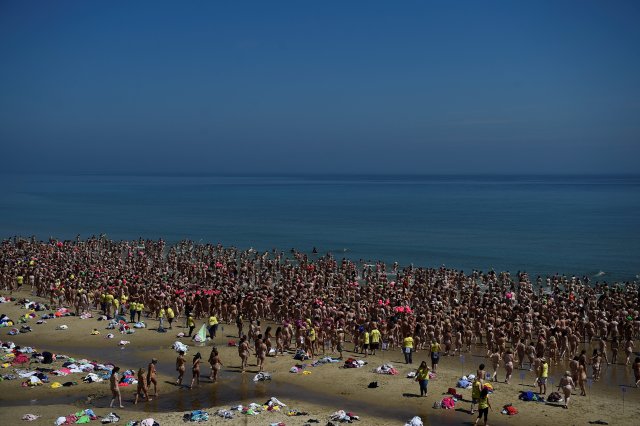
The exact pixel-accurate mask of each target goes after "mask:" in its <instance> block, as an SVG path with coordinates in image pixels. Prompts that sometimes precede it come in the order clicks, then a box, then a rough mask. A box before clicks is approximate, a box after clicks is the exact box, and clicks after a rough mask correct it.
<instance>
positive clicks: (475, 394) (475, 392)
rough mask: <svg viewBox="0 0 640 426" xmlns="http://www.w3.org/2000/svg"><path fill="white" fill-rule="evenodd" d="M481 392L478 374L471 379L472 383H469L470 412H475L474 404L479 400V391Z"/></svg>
mask: <svg viewBox="0 0 640 426" xmlns="http://www.w3.org/2000/svg"><path fill="white" fill-rule="evenodd" d="M481 392H482V380H480V377H479V376H476V377H475V378H474V379H473V384H472V385H471V414H475V413H476V410H475V408H476V404H478V402H479V401H480V393H481Z"/></svg>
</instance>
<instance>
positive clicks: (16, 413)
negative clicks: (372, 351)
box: [0, 292, 640, 425]
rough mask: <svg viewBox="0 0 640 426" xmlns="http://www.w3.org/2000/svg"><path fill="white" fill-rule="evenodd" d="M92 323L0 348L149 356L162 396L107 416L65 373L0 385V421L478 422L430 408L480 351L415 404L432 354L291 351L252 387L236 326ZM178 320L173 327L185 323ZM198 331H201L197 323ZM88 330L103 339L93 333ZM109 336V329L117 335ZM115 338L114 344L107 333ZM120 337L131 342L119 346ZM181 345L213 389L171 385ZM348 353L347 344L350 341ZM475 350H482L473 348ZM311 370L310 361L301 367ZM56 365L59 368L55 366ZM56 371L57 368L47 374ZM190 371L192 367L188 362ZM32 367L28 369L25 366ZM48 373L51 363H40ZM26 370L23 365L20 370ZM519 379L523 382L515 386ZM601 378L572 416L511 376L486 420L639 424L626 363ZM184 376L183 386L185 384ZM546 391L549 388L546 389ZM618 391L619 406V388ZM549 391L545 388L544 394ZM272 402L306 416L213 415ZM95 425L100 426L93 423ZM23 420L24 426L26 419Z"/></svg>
mask: <svg viewBox="0 0 640 426" xmlns="http://www.w3.org/2000/svg"><path fill="white" fill-rule="evenodd" d="M13 296H14V297H18V298H20V297H25V298H29V299H30V300H37V299H38V298H33V297H32V296H31V295H30V294H28V293H27V292H22V293H14V295H13ZM0 311H1V312H2V313H4V314H6V315H8V316H10V317H12V318H17V317H19V316H21V315H24V313H25V310H24V309H22V307H21V306H19V305H16V304H14V303H4V304H1V305H0ZM96 317H97V315H95V313H94V317H93V318H89V319H80V318H79V317H74V316H69V317H62V318H56V319H50V320H47V323H46V324H39V325H36V324H35V322H36V320H35V319H32V320H30V321H29V322H28V323H27V325H29V326H31V328H32V329H33V331H32V332H30V333H24V334H19V335H16V336H7V334H6V333H7V332H8V330H9V329H8V328H5V329H0V333H1V334H2V341H3V342H6V341H12V342H14V343H15V344H16V345H19V346H22V347H25V346H32V347H34V349H36V350H38V351H44V350H48V351H51V352H53V353H56V354H65V355H68V356H71V357H74V358H75V359H80V358H86V359H88V360H95V361H96V362H99V363H113V364H115V365H118V366H120V367H121V369H122V370H123V371H124V370H125V369H134V370H137V369H138V368H140V367H145V368H146V365H147V363H148V362H149V360H150V359H151V358H152V357H155V358H158V360H159V363H158V373H159V374H158V382H159V394H160V395H159V396H158V397H156V398H155V399H153V401H151V402H140V403H139V404H138V405H137V406H135V405H133V398H134V392H135V386H131V387H126V388H122V389H121V390H122V395H123V403H124V405H125V408H124V409H114V410H110V409H109V408H108V405H109V400H110V398H109V396H110V392H109V387H108V382H107V381H104V382H101V383H82V380H81V378H82V377H83V376H84V375H85V374H84V373H76V374H71V375H69V376H66V377H62V378H56V377H51V382H53V381H55V380H58V381H60V382H64V381H76V382H78V385H77V386H71V387H62V388H58V389H52V388H51V386H50V384H44V385H42V386H36V387H33V388H27V387H21V382H22V380H23V379H19V378H18V379H16V380H4V381H2V382H0V404H1V405H2V407H3V409H2V411H1V413H0V423H2V424H16V423H20V422H22V421H21V420H20V419H21V417H22V415H24V414H26V413H33V414H36V415H39V416H41V417H40V418H39V419H38V420H36V421H34V422H32V424H34V425H40V424H42V425H44V424H47V425H50V424H53V423H54V421H55V420H56V419H57V418H58V417H59V416H65V415H68V414H71V413H73V412H76V411H78V410H81V409H85V408H91V409H93V410H94V411H95V413H96V414H97V415H98V416H103V415H106V414H108V413H109V412H111V411H113V412H116V413H117V414H118V415H119V416H121V420H120V424H125V423H126V422H127V421H129V420H138V421H139V420H142V419H144V418H148V417H152V418H154V419H155V420H157V421H158V422H159V423H160V424H161V425H173V424H182V423H183V420H182V418H183V414H184V413H185V412H189V411H190V410H195V409H203V410H206V411H207V412H208V413H209V414H210V415H211V417H210V419H209V421H208V423H210V424H272V423H276V424H277V423H279V422H284V423H285V424H287V425H298V424H299V425H302V424H306V423H307V420H309V419H317V420H318V421H319V422H320V423H321V424H323V425H324V424H327V422H328V421H329V420H330V415H331V414H332V413H334V412H335V411H337V410H344V411H346V412H353V413H355V414H357V415H358V416H359V417H360V420H359V421H358V424H362V425H386V424H389V425H391V424H404V422H406V421H409V420H410V419H411V418H412V417H414V416H420V417H421V418H422V420H423V421H424V423H425V424H465V423H467V424H468V423H470V422H473V421H475V416H472V415H471V414H470V412H469V408H470V402H469V401H470V391H469V390H463V389H458V391H459V393H460V394H462V396H463V401H459V402H458V403H457V404H456V408H455V410H442V409H434V408H433V404H434V402H436V401H439V400H441V399H442V398H443V397H444V396H445V395H444V394H445V393H446V392H447V389H448V388H450V387H455V385H456V382H457V379H458V378H459V377H460V376H461V375H463V374H470V373H472V372H474V371H475V369H476V367H477V365H478V364H479V363H481V362H485V359H484V358H482V356H480V355H479V352H480V350H477V351H476V352H478V353H472V354H469V353H467V354H463V357H459V356H452V357H445V359H444V360H443V361H442V362H441V364H440V367H439V369H438V373H437V377H436V378H434V379H433V380H431V381H430V383H429V395H428V396H427V397H426V398H421V397H418V395H419V393H418V385H417V383H415V382H414V381H413V380H412V379H410V378H407V374H408V373H409V372H410V371H413V370H414V368H415V367H417V364H416V362H417V363H419V362H420V361H421V360H426V359H427V358H428V353H426V352H424V351H418V352H417V353H415V356H414V364H413V366H408V365H405V364H404V362H403V359H402V354H401V353H400V352H399V351H394V352H389V351H382V352H378V354H377V355H376V356H368V357H367V358H366V359H365V358H362V356H361V355H357V356H354V354H352V353H350V352H348V351H347V352H345V357H346V356H354V357H356V358H358V359H363V360H366V361H367V365H365V366H364V367H362V368H357V369H344V368H341V366H342V363H335V364H325V365H320V366H317V367H311V366H309V367H306V368H305V369H304V371H308V372H309V373H307V374H303V373H302V372H301V373H295V374H294V373H290V372H289V369H290V368H291V367H292V366H294V365H296V364H300V361H296V360H294V359H293V354H288V355H287V354H285V355H284V356H278V357H268V358H267V361H266V366H265V371H267V372H269V373H271V374H272V380H271V381H266V382H258V383H254V381H253V377H254V376H255V374H256V373H257V372H258V370H257V368H256V367H255V365H256V362H255V357H254V356H252V357H251V359H250V366H249V369H248V371H247V372H246V373H241V372H240V368H239V366H240V360H239V357H238V355H237V348H235V347H229V346H227V343H228V341H229V340H237V339H236V337H237V329H236V327H235V325H224V327H223V328H222V329H221V330H220V331H221V332H220V333H219V335H218V336H217V338H216V340H215V342H211V341H208V342H207V343H206V344H204V345H202V344H197V343H194V342H192V341H191V340H190V339H188V338H182V339H178V338H176V335H177V333H179V332H181V331H185V329H183V328H181V327H174V329H173V330H169V331H168V332H167V333H158V332H157V331H156V330H155V328H156V327H157V325H158V323H157V321H155V320H149V319H147V320H146V323H147V325H148V328H146V329H138V330H136V332H135V333H134V334H130V335H124V334H120V333H118V332H117V330H106V329H105V325H106V322H103V321H97V320H96ZM182 323H183V321H179V323H178V324H179V325H180V326H182V325H183V324H182ZM63 324H64V325H67V326H68V329H67V330H57V329H56V328H57V327H58V326H60V325H63ZM198 326H199V324H198ZM94 328H97V329H98V330H99V331H100V333H101V334H100V335H92V334H91V332H92V330H93V329H94ZM114 331H115V332H114ZM109 332H113V333H114V335H115V336H114V338H113V339H107V338H105V336H106V335H107V334H108V333H109ZM120 340H128V341H130V342H131V343H129V344H127V345H125V346H120V345H119V342H120ZM176 340H181V341H183V342H184V343H185V344H187V345H188V346H189V351H188V353H187V360H188V361H189V362H190V360H191V356H192V355H194V354H195V353H196V352H198V351H199V352H201V353H202V355H203V357H204V359H205V360H206V359H207V358H208V355H209V352H210V349H211V346H212V344H213V343H215V345H216V346H217V347H218V348H219V351H220V355H221V359H222V362H223V363H224V365H225V366H224V368H223V369H222V371H221V373H220V379H219V381H218V383H210V382H209V379H208V374H209V366H208V365H203V369H202V375H203V379H202V383H201V385H200V386H199V387H196V388H194V389H192V390H190V389H186V388H178V387H176V386H175V385H174V384H173V383H174V382H175V374H174V372H175V371H174V370H175V357H176V352H175V351H174V350H173V349H172V348H171V345H172V344H173V342H175V341H176ZM346 346H347V349H352V347H351V346H352V345H351V344H349V343H347V345H346ZM478 349H479V347H478ZM305 362H306V363H309V361H305ZM383 363H391V364H392V365H393V366H394V367H395V368H396V369H397V370H398V372H399V374H398V375H382V374H376V373H375V372H374V371H373V370H374V369H375V368H376V367H377V366H379V365H381V364H383ZM58 364H59V365H61V362H60V361H58ZM58 364H54V366H53V367H55V366H57V365H58ZM189 365H190V364H189ZM36 367H38V364H32V365H31V368H36ZM46 367H52V366H46ZM14 368H15V367H9V368H3V369H2V371H1V372H2V374H3V375H5V374H9V373H11V372H12V370H13V369H14ZM25 368H26V369H28V368H27V367H25ZM565 369H566V367H565V366H551V372H550V373H551V374H550V377H551V378H552V379H551V380H553V379H555V380H556V382H555V383H557V380H558V379H559V377H560V374H561V372H562V371H564V370H565ZM521 373H524V380H521V379H520V377H521ZM603 377H604V378H603V380H601V381H600V382H599V383H594V384H593V386H592V388H591V389H590V390H589V396H587V397H579V396H574V397H573V398H572V405H571V407H570V409H569V410H563V409H562V407H561V406H560V405H556V404H550V403H549V404H545V403H538V402H522V401H519V400H518V393H519V391H520V390H534V388H533V386H532V385H533V382H534V379H535V377H534V375H533V373H532V372H529V371H516V372H515V373H514V379H513V381H512V383H511V384H509V385H507V384H504V383H495V392H494V393H493V394H492V395H491V403H492V406H493V409H492V411H491V413H490V423H491V424H531V425H545V424H550V423H554V422H557V423H559V424H563V425H564V424H566V425H580V424H588V423H589V422H590V421H596V420H602V421H605V422H608V423H609V424H635V421H634V420H633V419H634V418H636V419H637V418H638V415H640V390H638V389H636V388H633V387H630V386H627V387H621V386H620V384H625V383H626V384H627V385H628V384H630V383H631V382H632V374H631V371H630V369H629V368H628V367H626V366H623V365H615V366H608V367H607V368H606V370H605V372H604V374H603ZM190 378H191V375H190V372H189V370H188V371H187V374H186V379H187V380H186V381H187V382H188V380H190ZM372 381H377V382H378V385H379V387H378V388H368V387H367V386H368V384H369V383H370V382H372ZM550 388H551V386H550ZM621 389H624V390H625V394H624V398H625V400H624V407H623V401H622V391H621ZM549 392H550V391H549ZM272 396H273V397H276V398H278V399H279V400H280V401H282V402H284V403H285V404H287V406H288V407H289V408H295V409H297V410H299V411H303V412H307V413H308V415H305V416H295V417H289V416H286V415H284V414H283V413H282V412H280V413H274V412H263V413H260V414H259V415H256V416H247V415H243V414H239V413H238V414H236V416H235V418H234V419H231V420H229V419H222V418H219V417H217V416H215V415H214V413H215V412H216V411H217V410H218V409H219V408H222V409H228V408H230V407H232V406H237V405H238V404H243V405H248V404H250V403H252V402H254V403H257V404H262V403H264V402H265V401H267V400H268V399H269V398H270V397H272ZM509 403H511V404H513V405H514V406H515V407H516V408H517V409H518V411H519V413H518V414H517V415H515V416H506V415H503V414H500V410H501V409H502V407H503V406H504V405H505V404H509ZM96 422H97V421H96ZM24 423H26V422H24Z"/></svg>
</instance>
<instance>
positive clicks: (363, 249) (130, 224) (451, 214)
mask: <svg viewBox="0 0 640 426" xmlns="http://www.w3.org/2000/svg"><path fill="white" fill-rule="evenodd" d="M0 179H1V181H2V190H1V191H0V237H2V238H9V237H12V236H14V235H22V236H31V235H35V236H37V237H38V238H40V239H46V238H48V237H49V236H54V237H56V238H61V239H72V238H75V236H76V235H77V234H80V235H81V237H83V238H86V237H88V236H91V235H98V234H100V233H105V234H107V236H108V237H109V238H112V239H133V238H138V237H144V238H154V239H155V238H164V239H165V240H167V241H168V242H175V241H178V240H180V239H185V238H188V239H191V240H195V241H202V242H211V243H218V242H219V243H222V244H224V245H234V246H236V247H239V248H243V249H244V248H249V247H253V248H255V249H258V250H270V249H272V248H277V249H279V250H283V251H287V250H289V249H290V248H293V247H295V248H297V249H300V250H303V251H308V252H310V251H311V249H312V248H313V247H317V249H318V251H319V252H320V253H321V254H322V253H325V252H328V251H330V252H332V253H333V254H334V255H335V256H336V257H338V258H341V257H349V258H352V259H355V260H359V259H364V260H378V259H380V260H385V261H387V262H393V261H398V262H400V264H402V265H406V264H409V263H413V264H414V265H416V266H432V267H437V266H440V265H443V264H444V265H446V266H447V267H452V268H458V269H464V270H465V271H467V272H469V271H471V270H472V269H478V270H484V271H486V270H488V269H489V268H494V269H496V270H509V271H511V272H516V271H518V270H526V271H527V272H529V273H530V274H531V275H533V276H534V277H535V275H538V274H541V275H544V274H555V273H560V274H566V275H572V274H575V275H577V276H584V275H588V276H590V277H592V278H593V279H594V280H596V279H600V280H607V281H613V280H634V279H637V278H636V277H637V275H638V274H640V176H333V175H327V176H245V177H242V176H105V175H100V176H93V175H91V176H87V175H81V176H73V175H0Z"/></svg>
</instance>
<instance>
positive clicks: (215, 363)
mask: <svg viewBox="0 0 640 426" xmlns="http://www.w3.org/2000/svg"><path fill="white" fill-rule="evenodd" d="M209 364H211V375H209V380H211V381H212V382H214V383H215V382H217V381H218V372H219V371H220V367H223V365H222V361H220V355H218V349H217V348H216V347H215V346H214V347H213V349H211V355H209Z"/></svg>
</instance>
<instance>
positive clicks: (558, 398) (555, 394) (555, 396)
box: [548, 392, 562, 402]
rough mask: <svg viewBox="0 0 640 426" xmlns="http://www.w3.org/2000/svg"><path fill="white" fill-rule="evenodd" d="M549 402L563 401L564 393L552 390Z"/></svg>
mask: <svg viewBox="0 0 640 426" xmlns="http://www.w3.org/2000/svg"><path fill="white" fill-rule="evenodd" d="M548 401H549V402H560V401H562V395H560V393H558V392H551V393H550V394H549V398H548Z"/></svg>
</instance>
